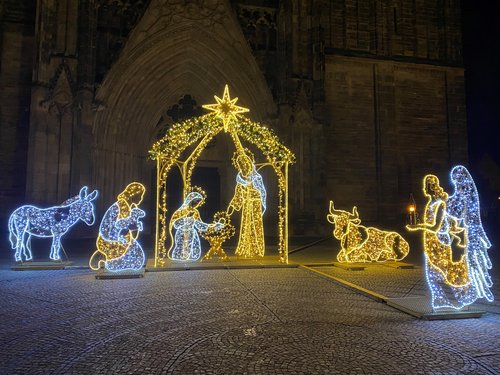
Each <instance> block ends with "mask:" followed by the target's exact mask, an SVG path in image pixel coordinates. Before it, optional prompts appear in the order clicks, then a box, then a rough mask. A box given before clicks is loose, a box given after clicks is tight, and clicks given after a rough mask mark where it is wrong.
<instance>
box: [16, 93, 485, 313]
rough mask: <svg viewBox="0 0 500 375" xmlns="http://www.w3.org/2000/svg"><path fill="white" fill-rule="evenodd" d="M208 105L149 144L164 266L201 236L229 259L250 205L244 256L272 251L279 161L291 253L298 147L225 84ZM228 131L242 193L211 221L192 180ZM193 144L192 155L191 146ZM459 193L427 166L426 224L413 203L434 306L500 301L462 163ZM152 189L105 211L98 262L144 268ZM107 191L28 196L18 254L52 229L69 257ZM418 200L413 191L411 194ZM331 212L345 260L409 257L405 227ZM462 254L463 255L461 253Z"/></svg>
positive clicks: (284, 256) (240, 250)
mask: <svg viewBox="0 0 500 375" xmlns="http://www.w3.org/2000/svg"><path fill="white" fill-rule="evenodd" d="M214 98H215V101H216V103H214V104H207V105H204V106H203V108H205V109H207V110H209V111H210V113H209V114H206V115H203V116H199V117H195V118H191V119H188V120H185V121H182V122H179V123H175V124H173V125H172V126H170V127H169V129H168V130H167V132H166V134H165V136H164V137H163V138H162V139H160V140H159V141H157V142H156V143H155V144H154V145H153V146H152V149H151V150H150V156H151V158H152V159H153V160H156V163H157V186H156V234H155V259H154V260H155V262H154V266H155V267H162V266H165V264H166V261H167V259H170V260H172V261H198V260H200V259H201V258H202V257H201V256H202V248H201V243H200V236H201V237H203V238H205V239H206V240H207V241H208V242H209V244H210V248H209V250H208V251H207V252H206V254H205V255H204V257H203V258H202V259H203V260H214V259H217V260H227V259H228V255H227V254H226V252H225V251H224V249H223V247H222V244H223V243H224V242H225V241H227V240H228V239H229V238H231V237H233V236H234V235H235V234H236V229H235V226H234V225H233V223H232V222H231V215H232V214H233V212H234V211H241V215H240V216H241V222H240V225H239V232H238V245H237V247H236V251H235V255H236V256H238V257H241V258H260V257H263V256H264V254H265V247H266V246H265V241H264V225H263V216H264V214H265V212H266V208H267V206H268V202H267V198H268V195H267V192H266V187H265V184H264V180H263V178H262V176H261V174H260V173H259V171H260V170H261V169H262V168H264V167H268V166H269V167H271V168H272V170H273V171H274V173H275V174H276V176H277V181H278V238H279V241H278V252H279V261H280V262H282V263H287V262H288V166H289V164H291V163H293V162H294V161H295V156H294V154H293V153H292V152H291V151H290V150H289V149H288V148H287V147H285V146H284V145H283V144H282V143H281V142H280V141H279V139H278V137H277V136H276V134H274V132H273V131H272V130H271V129H269V128H267V127H266V126H264V125H262V124H260V123H258V122H254V121H251V120H250V119H248V118H247V117H245V115H244V113H247V112H249V109H248V108H245V107H241V106H238V105H236V102H237V100H238V98H231V97H230V94H229V88H228V86H227V85H226V86H225V88H224V93H223V96H222V98H219V97H218V96H214ZM220 133H225V134H227V135H228V136H229V139H231V140H232V142H233V144H234V146H235V152H234V154H233V157H232V162H233V165H234V167H235V168H236V170H237V176H236V181H235V191H234V195H233V197H232V199H231V201H230V202H229V205H228V207H227V209H226V210H225V211H219V212H217V213H216V214H215V215H214V217H213V221H212V222H211V223H206V222H204V221H203V220H202V219H201V216H200V212H199V210H198V209H199V207H200V206H201V205H202V204H204V202H205V200H206V199H209V198H208V197H207V195H206V193H205V191H204V190H203V189H202V188H200V187H197V186H192V184H191V180H192V176H193V172H194V170H195V168H196V165H197V162H198V160H199V158H200V156H201V155H202V153H203V151H204V150H205V149H206V147H207V145H208V144H209V143H210V141H211V140H212V139H213V138H214V137H216V136H218V135H219V134H220ZM244 143H246V144H249V145H253V146H254V147H255V148H256V149H258V150H259V151H260V152H261V153H262V155H263V157H264V159H265V160H264V161H263V162H261V163H257V162H256V160H255V156H254V154H253V153H252V152H251V151H250V150H249V149H248V148H247V147H245V145H244ZM186 153H187V155H186ZM175 167H177V168H178V169H179V171H180V174H181V177H182V182H183V203H182V205H181V206H180V207H178V208H176V209H175V210H173V211H174V212H173V214H172V215H171V218H170V220H169V219H168V212H169V209H170V207H167V201H168V200H167V194H169V193H170V192H169V191H168V185H167V177H168V175H169V173H170V172H171V170H172V168H175ZM450 180H451V183H452V185H453V187H454V192H453V194H452V195H451V196H450V195H448V194H447V193H446V192H445V191H444V189H443V188H442V187H441V185H440V181H439V178H438V177H437V176H435V175H432V174H428V175H426V176H425V177H424V179H423V194H424V196H426V197H427V204H426V206H425V210H424V214H423V222H422V223H418V222H417V219H416V217H417V216H416V214H415V210H416V208H415V204H414V201H413V204H412V205H411V207H412V208H413V211H412V213H413V216H412V220H410V224H409V225H407V229H408V230H409V231H421V232H422V233H423V234H422V238H423V248H424V254H425V276H426V280H427V283H428V286H429V289H430V291H431V299H432V301H431V303H432V306H433V308H454V309H461V308H463V307H464V306H467V305H470V304H471V303H473V302H475V301H476V300H477V299H479V298H484V299H486V300H487V301H490V302H491V301H493V299H494V296H493V293H492V291H491V288H492V285H493V282H492V279H491V276H490V274H489V270H491V268H492V263H491V260H490V258H489V255H488V249H489V248H490V247H491V246H492V245H491V243H490V241H489V239H488V237H487V235H486V233H485V231H484V228H483V225H482V222H481V216H480V203H479V195H478V192H477V188H476V185H475V183H474V180H473V178H472V176H471V174H470V172H469V171H468V170H467V168H466V167H464V166H462V165H457V166H455V167H454V168H452V170H451V172H450ZM145 192H146V188H145V186H144V185H143V184H141V183H139V182H132V183H130V184H129V185H127V186H126V188H125V189H124V190H123V191H122V192H121V193H120V194H118V196H117V198H116V202H114V203H113V204H112V205H111V206H110V207H109V208H108V209H107V211H106V213H105V214H104V216H103V218H102V221H101V224H100V226H99V234H98V237H97V240H96V250H95V251H94V253H93V254H92V256H91V258H90V260H89V266H90V268H92V269H93V270H98V269H100V268H104V269H105V270H107V271H111V272H120V271H126V270H133V271H137V270H140V269H141V268H143V267H144V265H145V263H146V256H145V253H144V250H143V249H142V246H141V244H140V243H139V241H138V237H139V234H140V233H141V232H142V230H143V224H142V220H141V219H142V218H144V217H145V216H146V212H145V211H144V210H143V209H141V208H139V205H140V204H141V202H142V201H143V198H144V194H145ZM97 196H98V192H97V190H94V191H93V192H92V193H90V194H88V188H87V187H83V188H82V189H81V190H80V192H79V194H78V195H76V196H75V197H73V198H70V199H68V200H67V201H65V202H63V204H61V205H60V206H54V207H49V208H39V207H35V206H31V205H24V206H21V207H19V208H17V209H16V210H14V212H13V213H12V214H11V216H10V218H9V222H8V227H9V240H10V242H11V246H12V248H13V249H14V250H15V256H14V257H15V260H16V261H17V262H22V261H23V257H24V261H30V260H32V258H33V255H32V252H31V243H30V241H31V237H32V236H36V237H48V238H50V237H51V238H52V245H51V251H50V256H49V257H50V259H52V260H60V254H59V253H60V249H61V238H62V237H63V236H64V234H65V233H66V232H67V231H68V230H69V229H70V228H71V227H72V226H73V225H75V224H76V223H77V222H78V221H80V220H81V221H83V222H85V223H86V224H87V225H93V223H94V221H95V212H94V211H95V208H94V205H93V201H94V200H95V199H96V198H97ZM412 199H413V197H412ZM327 220H328V222H330V223H331V224H333V226H334V227H333V236H334V237H335V238H337V239H338V240H339V241H340V246H341V250H340V252H339V253H338V254H337V260H338V261H339V262H348V263H353V262H385V261H401V260H402V259H404V258H405V257H406V256H407V255H408V253H409V250H410V249H409V245H408V242H407V241H406V240H405V239H404V238H403V237H402V236H401V235H400V234H399V233H397V232H392V231H383V230H380V229H378V228H373V227H365V226H363V225H361V219H360V218H359V214H358V211H357V208H356V207H355V206H354V208H353V210H352V212H347V211H343V210H338V209H335V207H334V203H333V201H330V209H329V213H328V215H327ZM457 251H458V253H459V254H460V255H459V256H456V253H457Z"/></svg>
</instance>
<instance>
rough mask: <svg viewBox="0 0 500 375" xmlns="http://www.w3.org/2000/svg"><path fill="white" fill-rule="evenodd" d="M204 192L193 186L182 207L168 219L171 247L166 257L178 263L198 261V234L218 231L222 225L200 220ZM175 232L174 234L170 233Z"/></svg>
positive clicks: (199, 254)
mask: <svg viewBox="0 0 500 375" xmlns="http://www.w3.org/2000/svg"><path fill="white" fill-rule="evenodd" d="M205 198H206V194H205V192H204V191H203V190H202V189H200V188H198V187H196V186H194V187H193V188H192V191H191V192H190V193H189V194H188V195H187V196H186V199H184V202H183V203H182V205H181V206H180V207H179V209H177V211H175V212H174V214H173V215H172V218H171V219H170V226H169V230H170V238H171V243H172V245H171V247H170V249H169V251H168V257H169V258H170V259H172V260H178V261H192V260H198V259H200V256H201V244H200V237H199V235H198V232H206V231H207V230H209V229H210V228H212V230H220V229H222V228H223V226H224V224H223V223H214V224H206V223H204V222H203V221H202V220H201V217H200V212H199V211H198V208H199V207H200V206H201V205H202V204H203V203H205ZM174 230H175V234H173V233H172V232H173V231H174Z"/></svg>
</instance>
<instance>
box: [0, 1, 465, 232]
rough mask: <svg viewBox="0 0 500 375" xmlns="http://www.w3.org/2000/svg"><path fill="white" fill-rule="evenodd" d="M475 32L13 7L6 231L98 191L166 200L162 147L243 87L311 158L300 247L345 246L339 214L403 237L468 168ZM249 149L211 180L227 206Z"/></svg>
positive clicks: (298, 199)
mask: <svg viewBox="0 0 500 375" xmlns="http://www.w3.org/2000/svg"><path fill="white" fill-rule="evenodd" d="M460 19H461V14H460V2H459V0H446V1H445V0H411V1H410V0H300V1H299V0H286V1H284V0H273V1H269V0H268V1H266V0H231V1H229V0H37V1H32V0H16V1H14V0H4V1H3V2H2V3H1V5H0V48H1V59H0V142H1V143H0V162H1V163H0V170H1V172H0V174H1V175H2V178H1V179H0V206H1V207H2V210H1V212H0V215H1V217H0V219H1V220H2V222H6V220H7V216H8V214H9V213H10V211H12V210H13V209H14V207H15V206H16V205H18V204H20V203H24V202H29V203H36V204H40V205H50V204H54V203H57V202H62V201H63V200H65V199H66V198H67V197H69V196H71V195H74V194H76V193H77V192H78V191H79V189H80V187H81V186H82V185H89V186H90V187H91V188H93V189H94V188H96V189H99V190H100V191H101V197H100V198H99V204H98V207H100V208H101V211H102V209H103V208H104V207H107V206H108V205H109V203H110V202H112V201H113V199H114V196H115V195H116V194H117V193H118V192H119V191H121V190H122V189H123V187H124V186H126V185H127V184H128V183H129V182H130V181H133V180H136V181H141V182H143V183H144V184H145V185H146V186H147V187H148V191H149V192H150V195H149V196H148V197H146V199H148V200H149V202H154V201H155V198H154V191H155V188H154V186H155V183H156V182H155V177H156V176H155V164H154V162H153V161H151V160H150V159H149V158H148V150H149V149H150V147H151V145H152V144H153V142H154V141H156V140H157V139H159V138H160V137H161V136H162V135H163V134H164V133H165V131H166V129H168V126H169V125H170V124H172V123H173V122H176V121H179V120H182V119H183V118H187V117H189V116H195V115H200V114H202V113H203V110H202V109H201V105H202V104H206V103H212V102H213V101H214V100H213V95H214V94H215V95H219V96H220V95H222V90H223V88H224V84H225V83H228V84H229V85H230V88H231V94H232V95H233V96H237V97H239V101H238V104H239V105H243V106H245V107H248V108H250V110H251V112H250V114H249V117H250V118H252V119H254V120H257V121H260V122H264V123H267V124H268V125H269V126H270V127H272V128H273V129H274V130H275V132H276V133H277V134H278V135H279V136H280V138H281V139H282V140H283V141H284V143H285V144H286V145H287V146H288V147H290V148H291V149H292V150H293V151H294V153H295V154H296V157H297V161H296V163H295V164H294V165H293V166H292V168H291V171H290V196H289V202H290V223H291V228H290V229H291V233H292V234H294V235H301V234H306V235H307V234H311V235H312V234H316V235H318V234H327V233H329V232H330V230H331V228H329V226H328V225H327V223H326V213H327V211H328V201H329V200H330V199H333V200H334V201H335V206H336V207H338V208H344V209H346V210H350V209H351V208H352V206H354V205H357V206H358V208H359V212H360V214H361V217H362V219H363V221H364V222H365V223H366V222H370V221H371V222H375V221H376V222H386V223H401V224H402V223H403V215H404V210H405V207H406V203H407V201H408V196H409V194H410V193H411V192H413V193H415V192H419V191H420V189H421V187H420V184H421V179H422V176H423V175H424V174H426V173H429V172H433V173H437V174H439V173H441V174H444V173H446V171H448V170H449V169H450V166H452V165H454V164H456V163H464V162H466V161H467V130H466V113H465V97H464V69H463V67H462V57H461V22H460ZM232 152H233V150H231V149H230V148H229V146H228V143H226V142H225V141H224V139H221V140H217V141H216V142H214V144H212V145H210V147H209V148H208V150H207V151H206V153H204V154H203V155H202V157H201V162H200V170H199V172H198V175H197V176H195V177H196V178H197V181H195V182H197V183H198V184H200V185H204V188H205V189H206V190H207V192H208V196H209V199H210V197H212V203H211V204H212V206H213V207H215V208H217V209H219V208H220V207H219V206H224V207H225V205H227V202H228V199H230V197H231V195H232V193H233V190H234V187H233V181H234V174H235V172H234V168H233V167H232V166H231V161H230V159H231V155H232ZM276 194H277V192H276V191H273V189H272V188H271V189H270V193H269V195H270V199H272V197H273V195H276ZM174 195H175V194H174ZM209 206H210V205H209ZM150 210H154V203H151V206H150ZM269 215H270V218H272V216H273V213H272V210H270V213H269ZM150 216H151V217H152V216H153V214H151V215H150Z"/></svg>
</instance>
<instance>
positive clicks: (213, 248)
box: [201, 211, 235, 260]
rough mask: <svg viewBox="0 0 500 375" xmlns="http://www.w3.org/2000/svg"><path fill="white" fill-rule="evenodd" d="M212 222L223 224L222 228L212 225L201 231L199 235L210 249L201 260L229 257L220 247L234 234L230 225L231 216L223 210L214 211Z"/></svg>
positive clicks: (225, 258) (226, 258)
mask: <svg viewBox="0 0 500 375" xmlns="http://www.w3.org/2000/svg"><path fill="white" fill-rule="evenodd" d="M214 222H215V223H222V224H223V225H224V226H223V227H222V228H219V227H217V226H212V227H209V228H208V229H207V230H206V231H205V232H202V233H201V236H202V237H203V238H204V239H206V240H207V241H208V243H209V244H210V249H209V250H208V252H207V253H206V254H205V256H204V257H203V260H228V259H229V257H228V256H227V254H226V252H225V251H224V249H222V243H223V242H224V241H226V240H227V239H229V238H231V237H232V236H234V233H235V229H234V226H233V225H231V218H230V216H229V215H228V214H227V213H226V212H225V211H219V212H216V213H215V215H214Z"/></svg>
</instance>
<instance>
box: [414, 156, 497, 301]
mask: <svg viewBox="0 0 500 375" xmlns="http://www.w3.org/2000/svg"><path fill="white" fill-rule="evenodd" d="M450 177H451V182H452V184H453V186H454V189H455V192H454V193H453V195H452V196H451V197H448V194H447V193H446V192H445V191H444V189H443V188H442V187H441V185H440V182H439V179H438V178H437V177H436V176H434V175H431V174H429V175H427V176H425V177H424V180H423V192H424V195H425V196H426V197H427V199H428V201H427V204H426V206H425V211H424V222H423V223H422V224H417V225H407V226H406V228H407V229H408V230H410V231H417V230H420V231H422V232H423V243H424V253H425V273H426V278H427V284H428V285H429V289H430V291H431V298H432V301H431V302H432V307H433V308H454V309H461V308H463V307H464V306H467V305H470V304H471V303H474V302H475V301H476V300H477V299H478V298H485V299H486V300H488V301H490V302H491V301H493V299H494V298H493V294H492V293H491V290H490V288H491V287H492V286H493V283H492V280H491V277H490V275H489V274H488V270H489V269H491V267H492V264H491V261H490V258H489V256H488V253H487V250H488V248H490V247H491V243H490V241H489V240H488V237H487V236H486V233H485V232H484V229H483V226H482V223H481V215H480V212H479V211H480V206H479V195H478V193H477V189H476V185H475V184H474V180H473V179H472V176H471V175H470V173H469V171H468V170H467V168H465V167H464V166H462V165H458V166H456V167H454V168H453V169H452V170H451V173H450ZM464 249H465V252H464ZM454 253H456V254H457V255H458V256H457V255H456V256H454Z"/></svg>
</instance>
